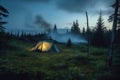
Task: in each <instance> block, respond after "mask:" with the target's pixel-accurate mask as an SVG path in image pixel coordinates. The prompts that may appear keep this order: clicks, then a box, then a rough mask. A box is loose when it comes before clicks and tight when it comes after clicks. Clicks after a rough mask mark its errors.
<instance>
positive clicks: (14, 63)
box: [0, 40, 110, 80]
mask: <svg viewBox="0 0 120 80" xmlns="http://www.w3.org/2000/svg"><path fill="white" fill-rule="evenodd" d="M9 45H10V46H12V48H9V49H7V50H4V51H1V52H2V53H1V54H3V55H2V56H0V80H2V79H3V80H4V79H7V80H10V79H13V80H100V79H101V80H102V78H105V79H106V80H107V78H108V76H110V73H109V72H108V71H107V66H106V65H107V64H106V56H107V49H103V48H95V47H91V49H90V55H88V54H87V52H86V46H83V45H79V46H78V45H77V46H76V45H73V46H72V47H71V48H67V47H66V46H65V45H64V44H56V45H57V46H58V48H59V49H60V52H59V53H39V52H31V51H29V50H30V49H31V48H32V47H34V45H35V44H31V43H26V42H23V41H19V40H16V41H10V43H9ZM103 73H104V74H103ZM6 76H7V77H6Z"/></svg>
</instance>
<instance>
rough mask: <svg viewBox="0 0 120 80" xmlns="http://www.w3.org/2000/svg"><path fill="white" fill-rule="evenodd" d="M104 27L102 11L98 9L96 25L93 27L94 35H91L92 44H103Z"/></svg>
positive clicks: (100, 45)
mask: <svg viewBox="0 0 120 80" xmlns="http://www.w3.org/2000/svg"><path fill="white" fill-rule="evenodd" d="M105 30H106V28H105V27H104V22H103V19H102V13H101V11H100V16H99V18H98V22H97V26H96V27H95V29H94V35H93V40H92V44H93V45H95V46H99V47H102V46H105V44H104V43H105V37H104V32H105Z"/></svg>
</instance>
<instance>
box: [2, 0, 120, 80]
mask: <svg viewBox="0 0 120 80" xmlns="http://www.w3.org/2000/svg"><path fill="white" fill-rule="evenodd" d="M111 5H112V4H111ZM111 7H112V8H113V14H112V13H111V15H109V16H108V22H110V23H112V24H113V25H112V29H108V28H107V27H106V26H105V25H104V24H105V22H104V19H103V11H102V10H100V11H99V14H98V16H99V17H98V19H97V23H96V26H95V27H93V28H91V27H90V26H89V20H90V19H89V12H86V13H85V15H86V22H87V24H86V27H83V28H81V27H80V26H79V22H78V20H75V21H73V22H72V26H71V27H70V29H65V30H64V33H60V30H59V27H58V26H57V24H55V25H54V26H53V28H47V29H46V30H45V31H44V32H39V33H36V34H34V33H27V32H25V31H19V32H17V33H14V32H7V31H6V27H5V24H9V22H8V21H4V18H8V17H9V16H10V15H11V14H10V12H9V10H8V9H7V8H5V7H4V5H0V80H119V79H120V77H119V75H120V19H119V18H120V2H119V0H116V1H115V2H114V4H113V5H112V6H111ZM39 22H41V20H40V19H39V18H38V20H37V23H38V24H39ZM43 24H45V23H43ZM41 25H42V24H41ZM46 26H47V25H46Z"/></svg>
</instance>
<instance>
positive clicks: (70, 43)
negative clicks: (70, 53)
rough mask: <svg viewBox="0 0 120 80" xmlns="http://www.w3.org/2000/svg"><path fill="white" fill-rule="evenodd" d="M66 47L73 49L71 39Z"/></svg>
mask: <svg viewBox="0 0 120 80" xmlns="http://www.w3.org/2000/svg"><path fill="white" fill-rule="evenodd" d="M66 46H67V47H71V46H72V42H71V39H70V38H69V39H68V41H67V44H66Z"/></svg>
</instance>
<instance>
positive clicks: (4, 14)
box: [0, 5, 9, 32]
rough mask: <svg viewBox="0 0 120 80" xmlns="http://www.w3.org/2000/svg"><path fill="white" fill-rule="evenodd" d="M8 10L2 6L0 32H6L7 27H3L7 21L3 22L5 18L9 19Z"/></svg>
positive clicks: (0, 7)
mask: <svg viewBox="0 0 120 80" xmlns="http://www.w3.org/2000/svg"><path fill="white" fill-rule="evenodd" d="M8 14H9V12H8V10H7V9H5V8H4V7H3V6H1V5H0V32H4V29H5V27H4V26H3V25H4V24H6V23H7V22H6V21H3V20H2V19H3V17H4V18H6V17H8Z"/></svg>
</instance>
